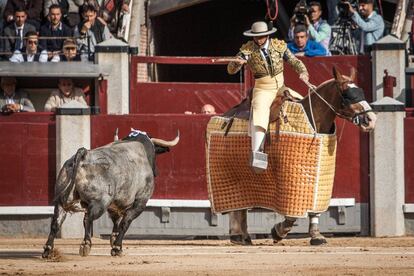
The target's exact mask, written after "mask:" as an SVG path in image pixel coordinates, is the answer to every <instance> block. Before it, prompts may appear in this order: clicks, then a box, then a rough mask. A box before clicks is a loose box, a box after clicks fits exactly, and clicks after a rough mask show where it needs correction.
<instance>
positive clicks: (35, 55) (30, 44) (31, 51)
mask: <svg viewBox="0 0 414 276" xmlns="http://www.w3.org/2000/svg"><path fill="white" fill-rule="evenodd" d="M38 44H39V38H38V36H37V33H36V32H28V33H27V34H26V37H25V45H26V46H25V47H23V49H21V50H15V51H14V53H13V55H12V57H11V58H10V59H9V60H10V61H11V62H17V63H20V62H47V59H48V55H47V51H46V50H43V49H41V48H40V47H39V46H38Z"/></svg>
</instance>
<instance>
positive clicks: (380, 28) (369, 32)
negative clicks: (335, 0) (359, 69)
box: [344, 0, 384, 54]
mask: <svg viewBox="0 0 414 276" xmlns="http://www.w3.org/2000/svg"><path fill="white" fill-rule="evenodd" d="M344 3H346V4H348V8H349V12H350V13H351V14H352V20H353V21H354V22H355V24H356V25H357V26H358V27H359V32H358V33H357V43H358V44H359V45H357V47H358V48H357V49H359V53H361V54H363V53H365V52H367V51H368V50H369V48H370V47H371V46H372V44H374V43H375V42H376V41H377V40H379V39H380V38H381V37H382V36H383V34H384V20H383V19H382V17H381V15H379V14H377V13H376V12H375V11H374V0H360V1H359V12H360V14H361V15H359V13H358V12H357V11H356V10H354V8H353V7H352V5H351V4H350V3H349V2H344ZM361 16H362V18H361Z"/></svg>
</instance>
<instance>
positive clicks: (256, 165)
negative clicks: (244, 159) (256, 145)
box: [250, 151, 268, 173]
mask: <svg viewBox="0 0 414 276" xmlns="http://www.w3.org/2000/svg"><path fill="white" fill-rule="evenodd" d="M267 164H268V163H267V153H264V152H261V151H252V154H251V156H250V166H251V167H252V169H253V171H254V172H255V173H261V172H263V171H265V170H266V169H267Z"/></svg>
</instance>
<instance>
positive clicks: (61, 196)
mask: <svg viewBox="0 0 414 276" xmlns="http://www.w3.org/2000/svg"><path fill="white" fill-rule="evenodd" d="M87 153H88V150H87V149H85V148H80V149H78V151H77V152H76V154H75V156H74V158H73V164H72V170H71V172H70V174H69V181H67V182H66V183H67V185H65V186H64V187H62V189H61V190H60V191H59V192H58V193H57V194H56V195H55V199H54V200H53V201H54V202H55V203H56V202H60V203H62V204H63V203H64V202H66V201H67V200H68V197H69V194H70V192H71V191H72V189H73V186H74V185H75V179H76V173H77V171H78V167H79V163H80V161H81V160H82V159H84V158H85V156H86V154H87Z"/></svg>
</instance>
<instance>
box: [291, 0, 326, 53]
mask: <svg viewBox="0 0 414 276" xmlns="http://www.w3.org/2000/svg"><path fill="white" fill-rule="evenodd" d="M303 4H306V3H302V2H299V4H298V5H303ZM309 6H310V8H309V9H308V8H307V6H304V7H301V6H297V7H296V8H295V14H294V15H293V17H292V19H291V27H290V29H289V40H290V41H292V40H293V39H294V33H293V30H294V28H295V27H296V26H297V25H305V26H306V28H307V29H308V32H309V39H311V40H313V41H315V42H317V43H319V44H321V45H322V46H323V48H325V50H326V53H327V55H328V56H330V55H331V54H330V52H329V41H330V40H331V26H329V24H328V23H327V22H326V20H323V19H322V18H321V16H322V6H321V4H320V3H319V2H311V3H310V4H309ZM301 11H307V13H305V14H303V15H302V14H301ZM301 17H303V22H301V21H302V20H301V19H300V18H301Z"/></svg>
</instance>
